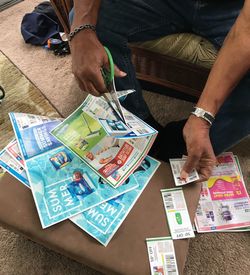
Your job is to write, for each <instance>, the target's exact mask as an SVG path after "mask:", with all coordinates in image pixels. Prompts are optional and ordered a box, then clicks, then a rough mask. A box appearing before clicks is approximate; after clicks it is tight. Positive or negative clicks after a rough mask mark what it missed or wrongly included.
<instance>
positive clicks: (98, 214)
mask: <svg viewBox="0 0 250 275" xmlns="http://www.w3.org/2000/svg"><path fill="white" fill-rule="evenodd" d="M159 164H160V163H159V162H158V161H157V160H155V159H153V158H151V157H146V158H145V159H144V160H143V161H142V163H141V165H140V166H139V167H138V168H137V169H136V170H135V171H134V172H133V174H132V175H131V176H130V177H129V178H128V180H129V181H130V180H132V178H133V177H135V179H136V181H137V182H138V187H136V188H135V189H133V190H131V191H130V192H127V193H125V194H123V195H120V196H118V197H116V198H114V199H112V200H109V201H107V202H105V203H102V204H100V205H98V206H96V207H94V208H90V209H89V210H87V211H85V212H83V213H81V214H79V215H77V216H74V217H73V218H71V221H72V222H73V223H75V224H76V225H78V226H79V227H80V228H81V229H83V230H84V231H86V232H87V233H88V234H89V235H91V236H92V237H93V238H95V239H97V240H98V241H99V242H100V243H101V244H103V245H104V246H106V245H107V244H108V243H109V241H110V240H111V238H112V237H113V235H114V234H115V232H116V231H117V230H118V228H119V227H120V225H121V224H122V222H123V221H124V219H125V218H126V216H127V215H128V213H129V212H130V210H131V209H132V207H133V206H134V204H135V203H136V201H137V199H138V198H139V197H140V195H141V193H142V192H143V190H144V188H145V187H146V186H147V184H148V182H149V181H150V179H151V177H152V176H153V175H154V173H155V171H156V170H157V168H158V166H159ZM128 180H127V181H126V182H125V184H128ZM119 188H120V187H118V189H119Z"/></svg>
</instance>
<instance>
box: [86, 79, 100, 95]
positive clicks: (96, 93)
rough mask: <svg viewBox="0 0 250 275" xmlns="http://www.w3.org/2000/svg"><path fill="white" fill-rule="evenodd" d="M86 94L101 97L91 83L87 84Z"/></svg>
mask: <svg viewBox="0 0 250 275" xmlns="http://www.w3.org/2000/svg"><path fill="white" fill-rule="evenodd" d="M86 92H88V93H90V94H92V95H93V96H101V93H100V92H99V91H98V90H97V89H96V88H95V86H94V85H93V84H92V83H91V82H89V83H88V84H87V90H86Z"/></svg>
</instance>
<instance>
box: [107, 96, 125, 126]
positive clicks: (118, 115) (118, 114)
mask: <svg viewBox="0 0 250 275" xmlns="http://www.w3.org/2000/svg"><path fill="white" fill-rule="evenodd" d="M103 97H104V98H105V100H106V102H107V103H108V105H109V107H110V108H111V109H112V111H113V113H114V115H115V116H116V118H117V119H118V120H121V121H122V122H124V123H125V124H126V122H125V120H124V119H123V118H122V116H121V115H120V112H118V110H117V109H115V108H114V106H113V104H112V102H111V100H110V98H109V97H108V96H107V94H103ZM112 101H113V100H112Z"/></svg>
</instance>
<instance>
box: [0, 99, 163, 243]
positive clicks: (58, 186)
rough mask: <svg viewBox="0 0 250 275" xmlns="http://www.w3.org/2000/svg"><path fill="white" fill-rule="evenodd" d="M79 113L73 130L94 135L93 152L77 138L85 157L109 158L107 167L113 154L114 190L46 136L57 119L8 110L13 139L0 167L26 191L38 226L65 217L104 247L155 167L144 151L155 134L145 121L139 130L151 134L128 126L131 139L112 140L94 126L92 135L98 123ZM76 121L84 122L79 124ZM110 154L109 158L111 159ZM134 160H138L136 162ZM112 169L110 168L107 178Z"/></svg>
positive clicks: (102, 161)
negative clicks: (86, 153)
mask: <svg viewBox="0 0 250 275" xmlns="http://www.w3.org/2000/svg"><path fill="white" fill-rule="evenodd" d="M123 95H124V94H123ZM91 100H92V98H91ZM96 100H97V101H99V99H96ZM87 102H88V101H87ZM104 102H105V101H104ZM91 106H92V107H94V106H93V105H91ZM89 107H90V106H89ZM91 110H94V109H93V108H91ZM83 116H84V119H83V120H82V121H80V122H79V124H78V127H76V129H78V130H79V129H81V130H83V132H84V131H85V132H88V133H87V134H86V135H89V134H90V131H91V135H92V137H93V136H95V137H96V139H95V138H94V139H91V138H90V140H88V141H86V142H87V143H89V144H92V145H93V146H92V147H93V148H94V150H93V149H92V150H91V148H92V147H91V146H90V148H88V145H87V144H86V142H85V141H83V140H81V141H79V140H78V141H79V142H80V143H81V146H82V145H83V147H85V148H86V150H87V148H88V149H89V151H88V157H87V159H88V160H89V159H92V158H91V157H90V154H91V153H92V154H93V155H94V154H95V155H94V156H93V158H95V160H96V159H97V156H98V155H100V158H99V164H102V165H103V164H108V163H109V162H110V166H111V165H112V164H114V163H115V162H114V158H115V160H116V161H117V164H119V167H120V168H121V169H120V171H118V172H120V173H121V172H124V173H126V176H123V178H122V179H123V181H121V179H120V178H119V180H117V179H118V177H117V178H116V181H117V182H118V183H119V184H117V185H115V184H114V185H115V187H117V188H113V187H112V184H108V180H107V179H106V178H105V177H103V176H101V175H100V173H98V171H96V170H95V169H93V167H91V165H87V162H86V161H83V159H82V158H79V156H78V155H77V154H76V153H75V152H73V151H72V150H70V149H69V147H65V146H64V145H63V144H62V143H61V141H60V140H58V139H57V138H56V137H55V135H52V134H51V132H52V131H53V129H57V127H60V126H61V125H62V119H60V118H48V117H45V116H37V115H31V114H24V113H10V119H11V122H12V125H13V129H14V133H15V136H16V138H15V139H13V140H12V141H11V142H10V143H9V144H8V145H7V146H6V147H5V148H4V149H3V150H2V151H1V152H0V165H1V167H3V169H4V171H8V172H9V173H10V174H11V175H13V176H14V177H16V178H17V179H18V180H19V181H20V182H22V183H23V184H24V185H25V186H26V187H28V188H30V189H31V191H32V195H33V197H34V201H35V205H36V207H37V211H38V215H39V218H40V221H41V225H42V227H43V228H47V227H49V226H52V225H53V224H56V223H59V222H61V221H63V220H65V219H70V220H71V221H72V222H73V223H75V224H76V225H77V226H79V227H80V228H81V229H83V230H84V231H85V232H87V233H88V234H89V235H91V236H92V237H94V238H95V239H97V240H98V241H99V242H100V243H102V244H103V245H105V246H106V245H107V244H108V243H109V241H110V240H111V238H112V237H113V235H114V234H115V232H116V231H117V230H118V228H119V227H120V225H121V224H122V222H123V221H124V219H125V218H126V216H127V215H128V213H129V211H130V210H131V208H132V207H133V205H134V204H135V202H136V201H137V199H138V198H139V196H140V194H141V193H142V191H143V190H144V188H145V187H146V186H147V184H148V182H149V180H150V178H151V177H152V176H153V174H154V173H155V171H156V169H157V168H158V166H159V162H158V161H156V160H154V159H153V158H150V157H146V155H145V154H146V152H147V150H149V148H150V146H151V144H152V142H153V140H154V138H155V136H156V134H157V132H156V131H155V130H153V129H152V128H151V127H149V126H147V125H145V127H144V129H147V127H148V132H150V131H151V132H152V133H153V136H151V135H150V134H148V135H147V134H145V132H144V134H143V135H142V134H139V132H138V133H137V132H136V130H135V129H136V128H134V132H135V134H134V135H136V137H135V136H133V135H132V133H131V137H128V138H127V139H116V138H114V137H113V136H109V135H107V134H106V132H105V131H104V130H103V128H102V127H99V130H98V134H97V133H94V132H95V131H97V130H96V129H95V127H97V128H98V126H97V125H98V124H99V125H101V123H99V122H98V121H99V120H98V121H93V119H92V117H91V116H88V114H83ZM131 120H132V115H131ZM135 120H136V118H135ZM138 121H139V122H138V123H139V124H140V123H142V122H141V121H140V120H139V119H138ZM81 123H83V124H84V125H85V126H84V127H82V125H81ZM92 127H93V129H94V130H92ZM127 127H128V126H127ZM138 129H139V127H138ZM138 129H137V130H138ZM65 131H66V129H65ZM99 133H100V136H101V137H102V139H100V136H99ZM77 134H78V133H77V131H74V130H73V131H72V132H71V135H72V136H71V137H72V139H73V140H74V136H76V135H77ZM86 135H85V136H84V138H85V139H87V138H86ZM132 136H133V137H132ZM140 137H143V138H140ZM103 139H105V140H103ZM100 141H101V143H100ZM102 142H103V143H102ZM81 146H80V147H81ZM131 147H132V148H131ZM81 148H82V147H81ZM111 148H112V149H111ZM113 148H115V149H114V151H113ZM126 149H128V150H126ZM97 150H98V151H97ZM144 153H145V154H144ZM105 154H106V157H105ZM113 154H115V156H114V157H113V158H111V156H112V155H113ZM107 159H109V161H107ZM136 160H137V161H138V160H140V161H139V162H137V163H136ZM96 162H97V160H96ZM106 168H107V169H108V166H107V167H106ZM126 169H127V170H129V171H126ZM118 172H117V171H116V169H113V173H112V176H114V174H115V173H116V174H118ZM118 185H119V186H118Z"/></svg>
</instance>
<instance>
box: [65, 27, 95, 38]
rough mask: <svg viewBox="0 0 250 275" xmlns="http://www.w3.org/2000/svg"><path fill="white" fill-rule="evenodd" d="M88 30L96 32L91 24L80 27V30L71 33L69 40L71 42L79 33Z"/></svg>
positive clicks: (76, 29)
mask: <svg viewBox="0 0 250 275" xmlns="http://www.w3.org/2000/svg"><path fill="white" fill-rule="evenodd" d="M87 29H88V30H92V31H95V30H96V28H95V26H94V25H91V24H84V25H80V26H79V27H78V28H75V29H74V30H73V31H72V32H70V34H69V38H68V40H69V41H71V40H72V39H73V37H74V36H75V35H76V34H77V33H78V32H80V31H82V30H87Z"/></svg>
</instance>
